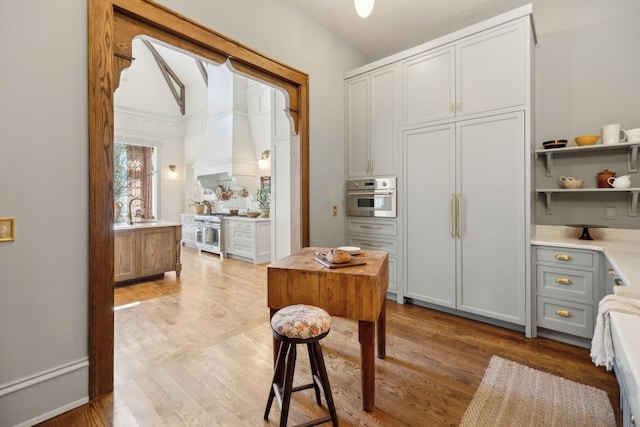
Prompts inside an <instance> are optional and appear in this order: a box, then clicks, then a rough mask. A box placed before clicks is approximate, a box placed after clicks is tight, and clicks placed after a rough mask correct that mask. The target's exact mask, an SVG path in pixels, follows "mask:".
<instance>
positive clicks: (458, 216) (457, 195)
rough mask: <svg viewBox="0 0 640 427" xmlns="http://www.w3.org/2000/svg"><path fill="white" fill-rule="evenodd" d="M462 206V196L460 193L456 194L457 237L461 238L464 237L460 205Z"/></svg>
mask: <svg viewBox="0 0 640 427" xmlns="http://www.w3.org/2000/svg"><path fill="white" fill-rule="evenodd" d="M461 204H462V196H461V195H460V193H457V194H456V236H457V237H458V239H459V238H461V237H462V233H461V231H460V207H461V206H460V205H461Z"/></svg>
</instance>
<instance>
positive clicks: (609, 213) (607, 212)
mask: <svg viewBox="0 0 640 427" xmlns="http://www.w3.org/2000/svg"><path fill="white" fill-rule="evenodd" d="M604 217H605V219H616V208H605V209H604Z"/></svg>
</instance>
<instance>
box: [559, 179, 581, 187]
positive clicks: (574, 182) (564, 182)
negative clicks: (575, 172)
mask: <svg viewBox="0 0 640 427" xmlns="http://www.w3.org/2000/svg"><path fill="white" fill-rule="evenodd" d="M558 181H559V182H560V186H561V187H564V188H568V189H576V188H582V186H583V185H584V179H575V178H574V177H572V176H561V177H560V179H559V180H558Z"/></svg>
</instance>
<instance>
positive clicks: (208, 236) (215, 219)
mask: <svg viewBox="0 0 640 427" xmlns="http://www.w3.org/2000/svg"><path fill="white" fill-rule="evenodd" d="M225 215H226V214H219V213H213V214H202V215H195V216H194V217H193V222H194V224H195V226H196V246H197V247H198V249H200V250H201V251H204V252H211V253H213V254H218V255H220V258H222V257H223V256H224V251H223V242H224V240H223V227H222V220H221V217H223V216H225Z"/></svg>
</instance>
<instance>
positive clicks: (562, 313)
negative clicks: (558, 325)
mask: <svg viewBox="0 0 640 427" xmlns="http://www.w3.org/2000/svg"><path fill="white" fill-rule="evenodd" d="M556 314H557V315H558V316H562V317H573V313H571V312H570V311H569V310H556Z"/></svg>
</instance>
